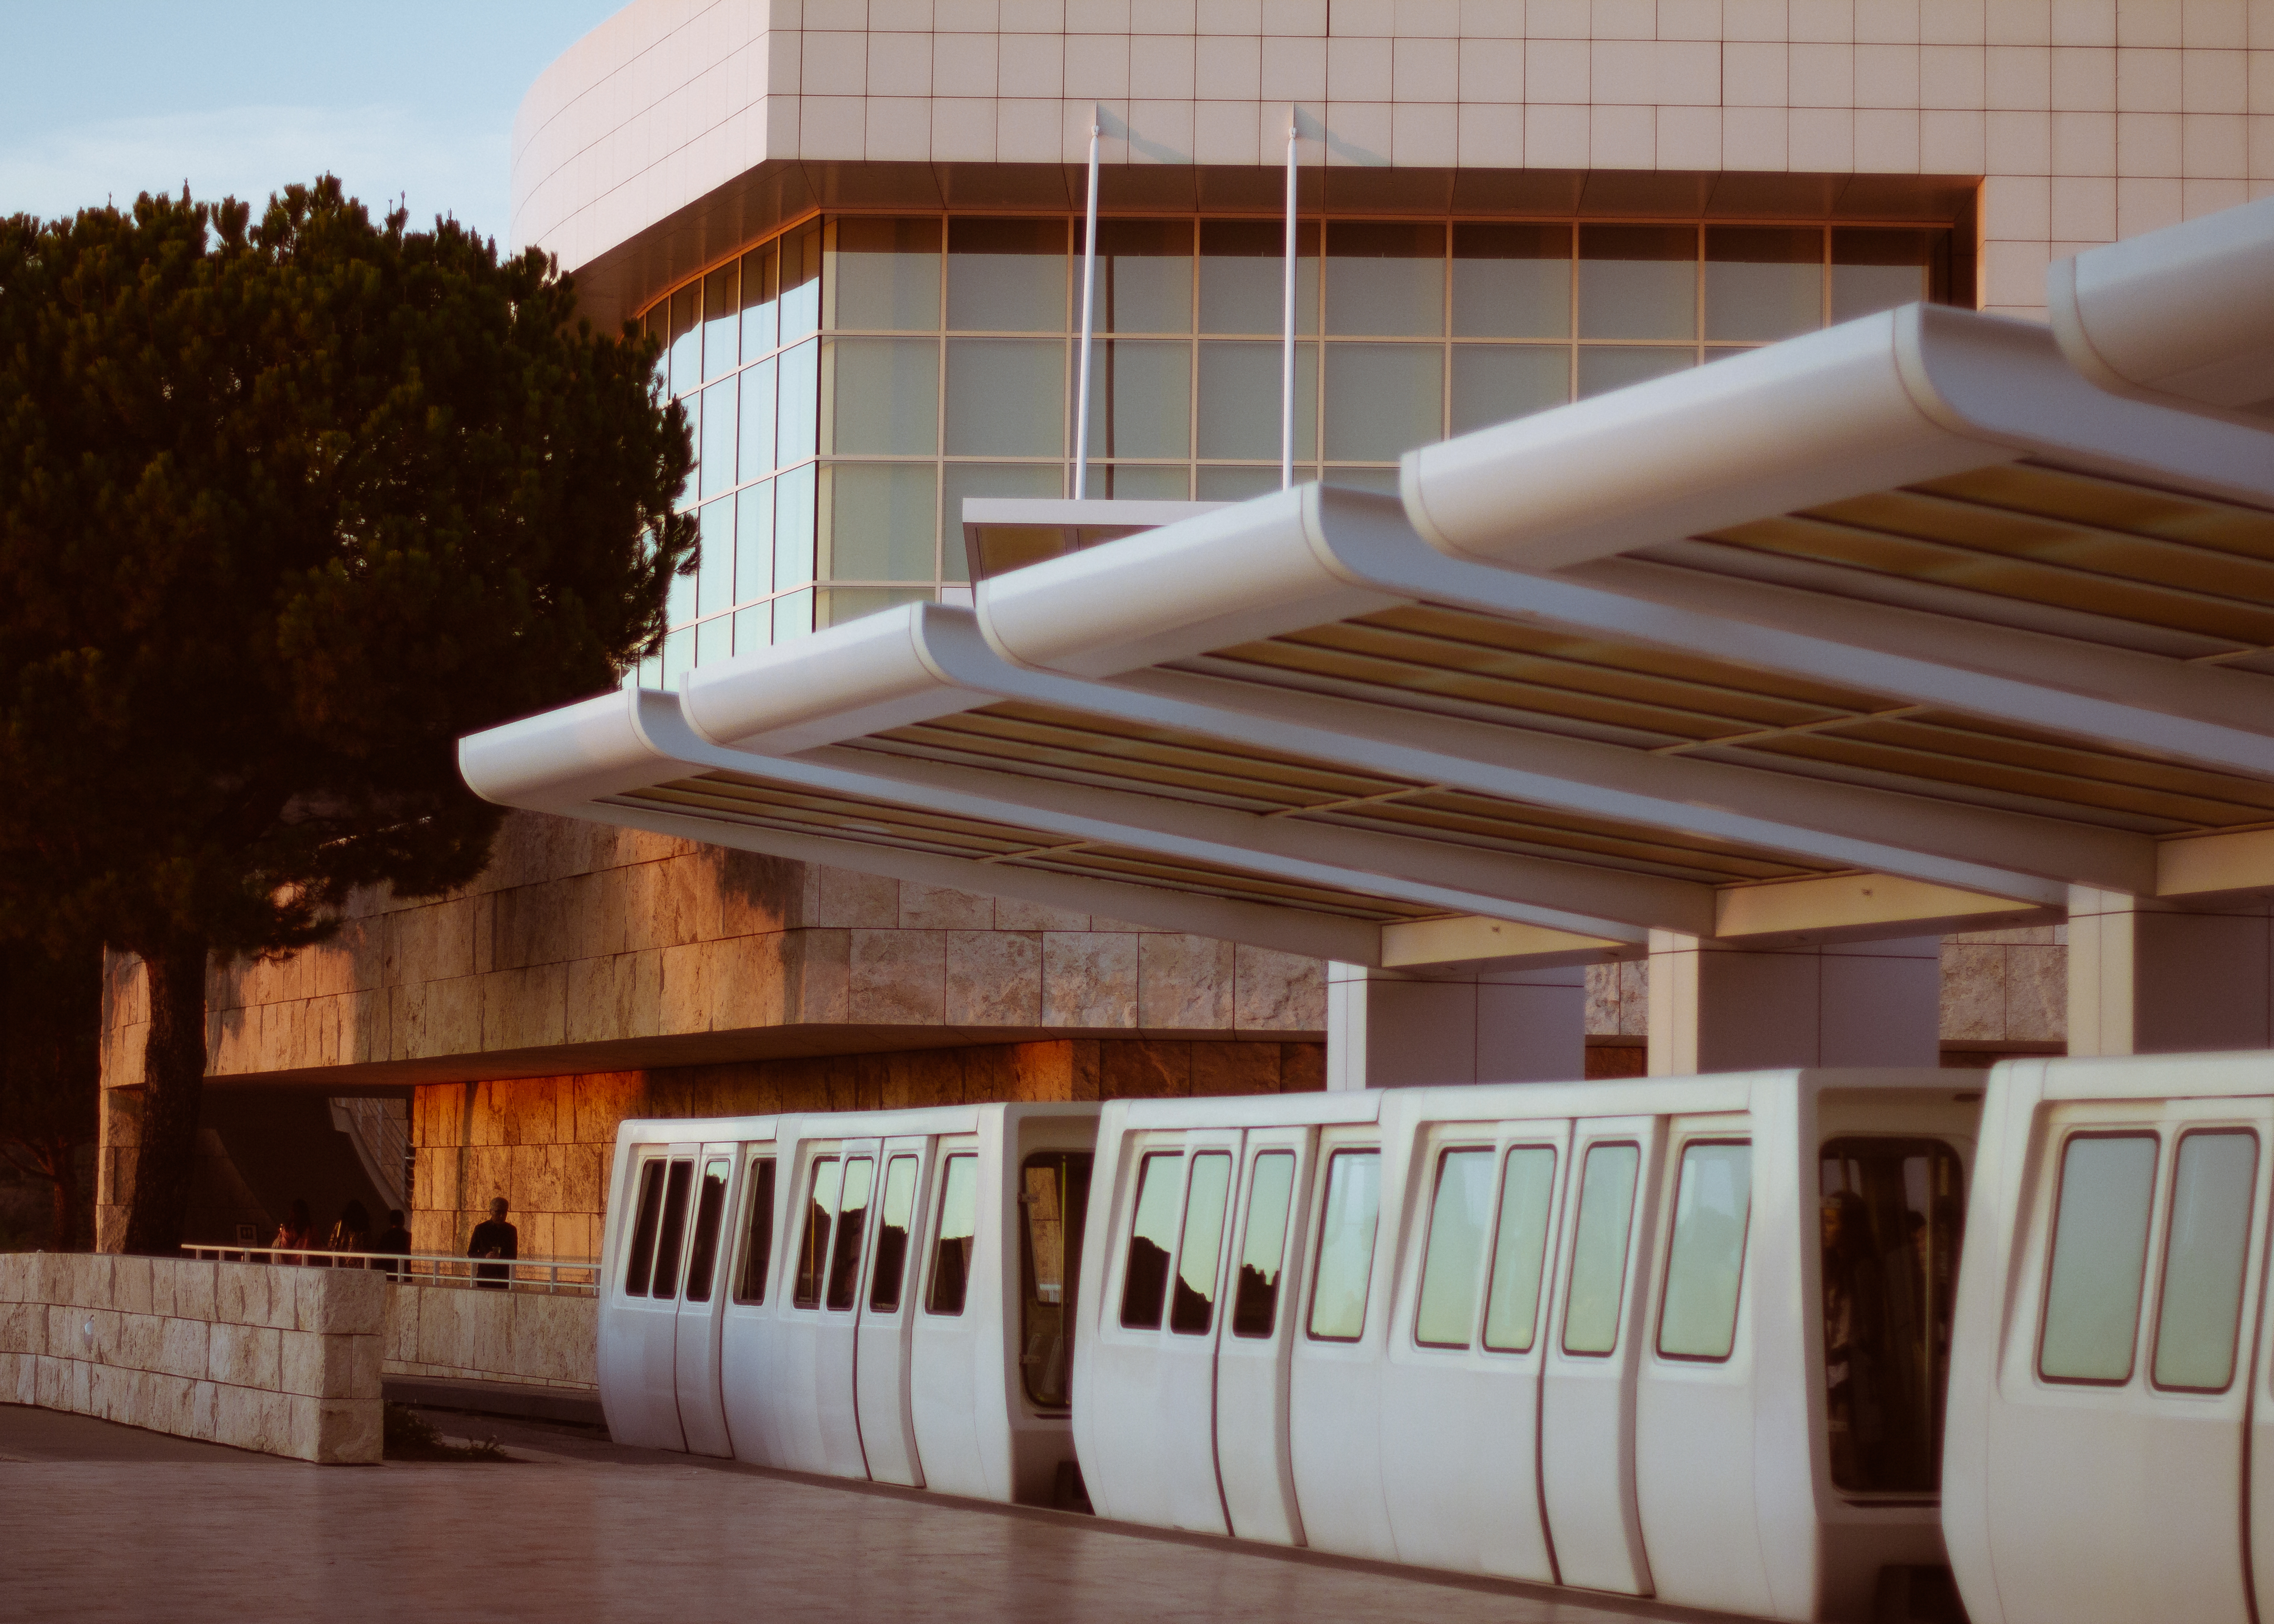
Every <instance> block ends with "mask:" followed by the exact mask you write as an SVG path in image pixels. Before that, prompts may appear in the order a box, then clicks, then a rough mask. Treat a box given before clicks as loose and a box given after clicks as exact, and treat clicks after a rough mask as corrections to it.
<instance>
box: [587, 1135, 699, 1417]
mask: <svg viewBox="0 0 2274 1624" xmlns="http://www.w3.org/2000/svg"><path fill="white" fill-rule="evenodd" d="M701 1150H702V1147H701V1146H699V1145H691V1144H689V1145H670V1146H661V1145H658V1146H642V1147H638V1148H637V1149H636V1150H635V1151H634V1152H633V1156H634V1160H633V1162H632V1166H631V1169H630V1173H629V1193H630V1199H631V1202H632V1207H631V1222H630V1225H629V1228H630V1231H631V1233H630V1235H629V1237H627V1238H626V1239H625V1241H624V1242H623V1243H622V1244H623V1246H624V1261H623V1267H622V1272H621V1274H620V1276H619V1282H620V1284H619V1287H618V1290H617V1295H616V1298H615V1300H614V1302H612V1303H610V1304H608V1313H607V1316H606V1324H605V1325H604V1327H603V1328H602V1331H601V1335H600V1346H599V1357H600V1365H601V1371H600V1377H601V1380H600V1391H601V1392H602V1393H603V1394H604V1395H607V1400H608V1402H607V1417H608V1431H609V1432H610V1433H611V1434H612V1435H613V1436H614V1438H615V1439H616V1440H618V1441H619V1442H621V1443H627V1444H631V1445H635V1446H636V1447H641V1448H646V1449H684V1448H685V1447H687V1441H686V1434H685V1433H684V1432H681V1428H680V1422H679V1372H678V1361H677V1342H678V1319H679V1307H678V1303H679V1266H680V1261H681V1257H682V1256H683V1254H684V1252H685V1251H686V1239H687V1216H688V1209H689V1205H690V1204H691V1202H692V1200H693V1196H694V1189H695V1161H696V1157H697V1154H700V1152H701Z"/></svg>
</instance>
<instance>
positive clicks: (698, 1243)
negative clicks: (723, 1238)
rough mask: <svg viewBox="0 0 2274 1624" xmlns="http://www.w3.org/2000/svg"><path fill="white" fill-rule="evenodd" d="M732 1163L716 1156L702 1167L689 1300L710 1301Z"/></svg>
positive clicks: (690, 1256)
mask: <svg viewBox="0 0 2274 1624" xmlns="http://www.w3.org/2000/svg"><path fill="white" fill-rule="evenodd" d="M730 1165H731V1164H730V1163H729V1162H727V1158H726V1157H724V1156H716V1157H713V1158H712V1160H710V1161H708V1162H704V1164H703V1187H702V1188H701V1189H700V1190H699V1191H697V1192H696V1197H695V1244H694V1245H693V1246H691V1247H689V1249H688V1253H687V1300H688V1301H689V1302H690V1303H707V1302H709V1301H710V1300H711V1276H712V1274H715V1273H716V1272H717V1269H718V1264H719V1224H720V1222H722V1221H723V1220H724V1219H725V1218H726V1216H727V1169H728V1167H729V1166H730Z"/></svg>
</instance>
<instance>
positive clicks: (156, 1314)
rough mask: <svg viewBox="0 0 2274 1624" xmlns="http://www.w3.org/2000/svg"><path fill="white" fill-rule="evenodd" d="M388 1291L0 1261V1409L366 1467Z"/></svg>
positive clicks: (332, 1273)
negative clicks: (35, 1409) (91, 1419)
mask: <svg viewBox="0 0 2274 1624" xmlns="http://www.w3.org/2000/svg"><path fill="white" fill-rule="evenodd" d="M386 1286H387V1282H386V1280H385V1278H384V1277H383V1276H381V1275H379V1274H368V1273H365V1271H363V1270H360V1269H329V1268H287V1267H274V1266H271V1265H268V1264H265V1263H216V1262H212V1261H206V1260H196V1259H162V1258H124V1257H109V1256H105V1255H102V1254H100V1253H96V1254H92V1255H87V1254H75V1253H68V1252H58V1253H44V1252H9V1253H0V1402H14V1403H19V1404H36V1405H39V1406H41V1408H43V1409H48V1410H71V1411H72V1412H74V1413H77V1414H79V1415H88V1416H97V1417H101V1418H102V1419H103V1420H106V1421H119V1422H124V1423H125V1424H126V1425H130V1426H140V1427H147V1428H149V1429H150V1430H152V1431H154V1432H172V1433H176V1434H177V1435H179V1436H181V1437H184V1438H197V1439H202V1440H207V1441H208V1442H211V1443H219V1444H229V1445H231V1446H233V1447H237V1448H239V1449H257V1450H260V1451H261V1452H262V1453H264V1454H267V1455H290V1456H293V1457H295V1458H297V1459H299V1460H304V1461H319V1462H330V1463H348V1462H375V1461H377V1460H378V1459H379V1458H380V1335H381V1330H382V1323H383V1316H384V1314H385V1312H386V1307H387V1298H386Z"/></svg>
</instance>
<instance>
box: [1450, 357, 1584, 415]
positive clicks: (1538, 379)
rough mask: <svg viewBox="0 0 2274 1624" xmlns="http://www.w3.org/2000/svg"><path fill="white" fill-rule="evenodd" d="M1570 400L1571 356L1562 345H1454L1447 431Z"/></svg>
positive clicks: (1522, 413) (1525, 412)
mask: <svg viewBox="0 0 2274 1624" xmlns="http://www.w3.org/2000/svg"><path fill="white" fill-rule="evenodd" d="M1570 398H1571V352H1570V350H1569V349H1567V348H1565V347H1564V346H1563V345H1562V344H1456V345H1454V346H1453V412H1452V417H1453V420H1452V425H1451V428H1450V430H1449V432H1452V433H1455V434H1465V433H1467V432H1469V431H1470V430H1472V429H1480V428H1487V427H1489V426H1490V425H1493V424H1495V423H1506V422H1508V421H1509V420H1510V419H1511V418H1514V417H1529V416H1530V415H1531V414H1532V413H1533V412H1535V411H1545V410H1547V409H1548V408H1549V407H1551V406H1561V405H1562V404H1563V403H1564V402H1566V401H1568V400H1570Z"/></svg>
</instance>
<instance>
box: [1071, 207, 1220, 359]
mask: <svg viewBox="0 0 2274 1624" xmlns="http://www.w3.org/2000/svg"><path fill="white" fill-rule="evenodd" d="M1075 274H1076V275H1077V276H1079V275H1080V274H1081V272H1080V267H1076V270H1075ZM1076 293H1077V297H1079V293H1080V289H1079V288H1077V289H1076ZM1096 298H1097V309H1096V315H1095V316H1094V317H1093V319H1092V320H1093V322H1094V325H1095V326H1096V330H1097V331H1098V332H1101V333H1189V332H1191V331H1192V330H1193V226H1192V222H1190V221H1188V220H1101V221H1099V222H1097V293H1096ZM1077 314H1079V312H1077ZM1075 325H1076V326H1077V327H1079V326H1080V325H1081V323H1080V322H1079V320H1077V321H1076V323H1075Z"/></svg>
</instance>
